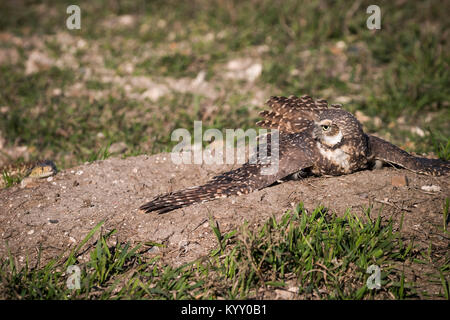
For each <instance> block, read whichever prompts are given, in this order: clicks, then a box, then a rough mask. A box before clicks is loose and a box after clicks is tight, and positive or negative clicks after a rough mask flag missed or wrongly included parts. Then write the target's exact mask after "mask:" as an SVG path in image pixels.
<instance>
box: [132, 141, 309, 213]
mask: <svg viewBox="0 0 450 320" xmlns="http://www.w3.org/2000/svg"><path fill="white" fill-rule="evenodd" d="M277 153H278V162H277V161H276V160H277ZM257 155H258V157H257V158H256V162H255V163H250V162H247V163H245V164H244V165H243V166H242V167H240V168H238V169H235V170H231V171H229V172H226V173H223V174H221V175H218V176H215V177H214V178H212V179H211V180H210V181H209V182H207V183H206V184H204V185H202V186H196V187H192V188H188V189H185V190H181V191H178V192H174V193H168V194H164V195H160V196H158V197H157V198H155V199H153V200H152V201H150V202H148V203H146V204H144V205H143V206H141V207H140V209H141V210H144V211H145V212H147V213H148V212H152V211H156V212H158V213H165V212H168V211H171V210H174V209H178V208H182V207H186V206H189V205H191V204H194V203H201V202H206V201H211V200H214V199H218V198H226V197H228V196H231V195H241V194H247V193H250V192H252V191H254V190H258V189H262V188H264V187H267V186H269V185H271V184H273V183H274V182H276V181H277V180H280V179H282V178H284V177H286V176H288V175H290V174H293V173H296V172H298V171H300V170H302V169H306V168H308V167H310V166H312V165H313V163H314V159H313V152H312V141H309V140H308V139H307V138H306V135H305V134H299V133H296V134H283V133H280V135H279V143H278V147H276V143H274V142H273V141H272V136H271V135H268V136H267V157H263V156H262V149H261V147H260V150H258V152H257ZM271 169H272V170H273V171H272V172H270V174H264V170H266V172H265V173H269V172H268V171H267V170H269V171H270V170H271Z"/></svg>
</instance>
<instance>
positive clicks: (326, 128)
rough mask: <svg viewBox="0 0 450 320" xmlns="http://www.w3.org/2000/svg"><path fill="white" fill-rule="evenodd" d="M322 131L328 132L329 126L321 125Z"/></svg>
mask: <svg viewBox="0 0 450 320" xmlns="http://www.w3.org/2000/svg"><path fill="white" fill-rule="evenodd" d="M322 130H323V131H328V130H330V126H328V125H325V124H324V125H322Z"/></svg>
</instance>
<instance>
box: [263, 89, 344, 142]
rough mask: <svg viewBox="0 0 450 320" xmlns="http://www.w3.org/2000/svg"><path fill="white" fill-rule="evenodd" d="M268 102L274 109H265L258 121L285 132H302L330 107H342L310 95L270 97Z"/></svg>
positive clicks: (269, 127) (267, 126)
mask: <svg viewBox="0 0 450 320" xmlns="http://www.w3.org/2000/svg"><path fill="white" fill-rule="evenodd" d="M266 104H267V105H268V106H269V107H270V108H271V109H272V110H264V111H262V112H261V113H260V115H261V116H262V117H263V118H264V119H263V120H261V121H259V122H257V125H258V126H260V127H262V128H268V129H278V130H280V131H283V132H288V133H294V132H302V131H303V130H306V129H307V128H308V127H309V126H310V125H312V124H313V122H314V119H316V118H317V116H318V115H320V113H321V112H323V111H324V110H327V109H328V108H340V107H341V106H340V105H337V104H332V105H331V106H328V102H327V101H326V100H323V99H322V100H313V99H312V98H311V97H310V96H307V95H304V96H302V97H300V98H299V97H296V96H289V97H288V98H286V97H275V96H274V97H270V99H269V100H268V101H267V102H266Z"/></svg>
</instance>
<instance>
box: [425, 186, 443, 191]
mask: <svg viewBox="0 0 450 320" xmlns="http://www.w3.org/2000/svg"><path fill="white" fill-rule="evenodd" d="M420 189H422V190H423V191H428V192H440V191H441V187H439V186H435V185H429V186H422V187H421V188H420Z"/></svg>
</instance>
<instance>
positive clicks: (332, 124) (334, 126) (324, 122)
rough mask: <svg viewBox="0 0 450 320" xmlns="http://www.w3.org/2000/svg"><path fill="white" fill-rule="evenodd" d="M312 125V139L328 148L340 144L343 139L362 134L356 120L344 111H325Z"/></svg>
mask: <svg viewBox="0 0 450 320" xmlns="http://www.w3.org/2000/svg"><path fill="white" fill-rule="evenodd" d="M314 124H315V127H314V132H313V135H314V138H315V139H316V140H318V141H319V142H320V143H321V144H323V145H325V146H327V147H329V148H333V147H336V146H337V145H339V144H341V143H342V142H343V139H348V138H354V137H359V136H362V135H363V134H364V133H363V131H362V128H361V125H360V123H359V122H358V120H356V118H355V117H354V116H353V115H352V114H351V113H349V112H347V111H345V110H334V111H333V112H328V111H325V112H323V113H322V114H320V116H319V117H318V118H317V119H315V121H314Z"/></svg>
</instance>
